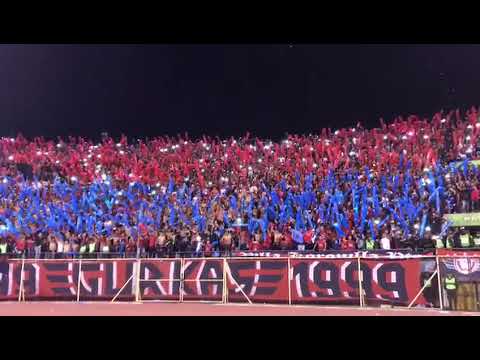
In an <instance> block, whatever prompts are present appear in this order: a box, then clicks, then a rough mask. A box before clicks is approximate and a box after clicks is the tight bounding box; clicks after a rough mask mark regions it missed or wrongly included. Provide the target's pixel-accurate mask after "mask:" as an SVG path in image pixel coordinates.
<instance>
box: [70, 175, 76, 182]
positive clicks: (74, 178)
mask: <svg viewBox="0 0 480 360" xmlns="http://www.w3.org/2000/svg"><path fill="white" fill-rule="evenodd" d="M70 180H72V181H74V182H75V181H77V180H78V179H77V177H76V176H72V177H71V178H70Z"/></svg>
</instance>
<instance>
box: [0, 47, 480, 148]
mask: <svg viewBox="0 0 480 360" xmlns="http://www.w3.org/2000/svg"><path fill="white" fill-rule="evenodd" d="M479 85H480V45H465V44H464V45H421V44H417V45H400V44H396V45H377V44H370V45H360V44H356V45H347V44H342V45H340V44H339V45H333V44H328V45H327V44H325V45H321V44H318V45H306V44H294V43H292V44H287V43H286V44H274V45H260V44H256V45H239V44H235V45H234V44H232V45H220V44H215V45H200V44H198V45H186V44H182V45H155V44H148V45H100V44H99V45H81V44H77V45H40V44H38V45H0V135H2V136H14V135H16V134H17V133H19V132H21V133H22V134H24V135H25V136H27V137H32V136H45V137H51V138H55V137H56V136H68V135H78V136H85V137H91V138H97V139H98V138H99V137H100V134H101V132H103V131H106V132H108V133H109V134H110V135H113V136H116V137H117V136H119V135H120V134H122V133H125V134H126V135H129V136H133V137H146V136H149V137H153V136H157V135H165V134H168V135H176V134H178V133H182V134H183V133H184V132H188V133H189V135H190V136H191V137H197V136H201V135H202V134H208V135H219V136H221V137H224V136H230V135H233V136H238V135H243V134H245V132H246V131H249V132H250V133H252V134H254V135H257V136H261V137H268V138H273V139H279V138H281V137H282V136H283V135H284V134H285V133H286V132H288V133H310V132H319V131H320V129H321V128H323V127H332V128H333V129H335V128H340V127H345V126H352V125H355V124H356V123H357V121H361V122H362V124H363V125H364V126H367V127H375V126H377V125H378V120H379V118H380V117H383V118H384V119H385V120H387V121H391V120H392V119H393V117H394V116H397V115H404V116H405V115H409V114H412V113H414V114H419V115H423V116H430V115H432V113H434V112H436V111H439V110H441V109H445V110H449V109H455V108H457V107H459V108H461V109H466V108H467V107H470V106H472V105H475V106H477V105H479V104H480V92H479Z"/></svg>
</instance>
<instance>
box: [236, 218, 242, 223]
mask: <svg viewBox="0 0 480 360" xmlns="http://www.w3.org/2000/svg"><path fill="white" fill-rule="evenodd" d="M236 223H237V224H238V225H240V224H241V223H242V218H240V217H237V220H236Z"/></svg>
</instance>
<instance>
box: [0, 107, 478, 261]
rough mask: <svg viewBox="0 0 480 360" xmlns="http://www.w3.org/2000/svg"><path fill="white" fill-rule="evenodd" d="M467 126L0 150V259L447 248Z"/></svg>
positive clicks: (473, 124) (473, 197)
mask: <svg viewBox="0 0 480 360" xmlns="http://www.w3.org/2000/svg"><path fill="white" fill-rule="evenodd" d="M479 115H480V113H479V112H478V109H475V108H472V109H470V110H469V111H467V113H466V114H460V112H458V111H456V112H450V113H448V114H447V113H437V114H435V115H434V116H433V117H432V118H431V119H422V118H420V117H418V116H410V117H408V118H406V119H404V118H397V119H395V120H394V121H393V122H391V123H389V124H385V123H384V122H383V121H381V126H380V127H379V128H376V129H364V128H363V127H362V126H361V125H360V124H357V126H355V127H353V128H347V129H340V130H335V131H332V130H330V129H323V130H321V131H320V132H319V133H318V134H316V135H308V136H299V135H289V136H288V137H287V138H286V139H285V140H283V141H280V142H273V141H269V140H260V139H258V138H252V137H251V136H249V135H248V134H247V135H246V136H244V137H242V138H237V139H233V138H230V139H228V140H221V139H218V138H210V137H204V138H202V139H197V140H194V141H193V140H191V139H189V138H188V136H187V135H186V134H185V135H184V136H178V137H177V138H168V137H159V138H155V139H152V140H146V141H141V140H140V141H136V142H134V143H129V142H128V140H127V138H126V137H122V138H121V139H120V140H119V141H118V142H117V141H115V140H114V139H112V138H109V137H108V136H106V137H104V139H103V141H102V142H101V143H99V144H94V143H93V142H91V141H88V140H85V139H82V138H69V139H68V140H62V139H58V140H57V141H51V140H45V139H42V138H35V139H33V140H27V139H25V138H24V137H22V136H17V137H16V138H2V139H1V140H0V253H4V254H5V253H11V254H15V255H16V256H21V255H27V256H36V257H39V256H48V257H63V256H78V255H79V254H82V255H83V256H87V254H92V256H93V254H94V253H101V254H102V255H103V256H113V253H119V254H120V255H121V256H128V255H135V256H136V255H141V256H174V254H175V253H178V252H180V253H183V254H188V255H189V256H190V255H191V256H199V255H204V256H214V255H216V254H218V252H220V251H226V252H230V251H232V250H250V251H259V250H293V249H299V250H303V249H305V250H312V251H324V250H330V249H336V250H354V249H369V250H371V249H377V248H381V249H400V248H410V249H426V248H427V249H428V248H434V247H441V246H445V247H452V246H453V247H456V246H457V245H458V244H457V243H456V242H457V241H458V240H457V238H458V237H456V236H455V232H454V231H453V229H452V228H451V227H449V223H448V222H447V220H445V219H444V217H443V215H444V214H446V213H454V212H472V211H476V210H480V202H479V190H480V189H479V182H478V180H479V169H478V167H477V166H476V165H475V164H474V163H473V162H472V160H475V159H476V158H478V155H479V153H480V136H479V134H480V118H479ZM458 246H460V245H458ZM472 246H473V243H472ZM42 253H45V254H42ZM41 254H42V255H41Z"/></svg>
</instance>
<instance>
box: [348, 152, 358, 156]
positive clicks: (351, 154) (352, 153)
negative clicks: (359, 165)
mask: <svg viewBox="0 0 480 360" xmlns="http://www.w3.org/2000/svg"><path fill="white" fill-rule="evenodd" d="M348 155H350V156H355V155H357V153H356V152H355V151H350V152H349V153H348Z"/></svg>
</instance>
